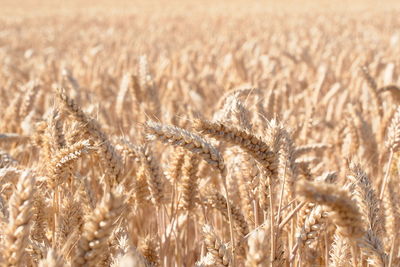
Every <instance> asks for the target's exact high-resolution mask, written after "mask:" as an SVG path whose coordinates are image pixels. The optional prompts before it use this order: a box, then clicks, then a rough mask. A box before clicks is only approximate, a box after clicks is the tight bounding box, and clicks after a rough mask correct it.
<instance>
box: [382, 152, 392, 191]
mask: <svg viewBox="0 0 400 267" xmlns="http://www.w3.org/2000/svg"><path fill="white" fill-rule="evenodd" d="M393 154H394V153H393V149H390V155H389V163H388V165H387V167H386V172H385V177H384V178H383V182H382V187H381V193H380V194H379V199H383V194H384V193H385V189H386V184H387V183H388V182H389V177H390V167H391V165H392V161H393Z"/></svg>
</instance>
